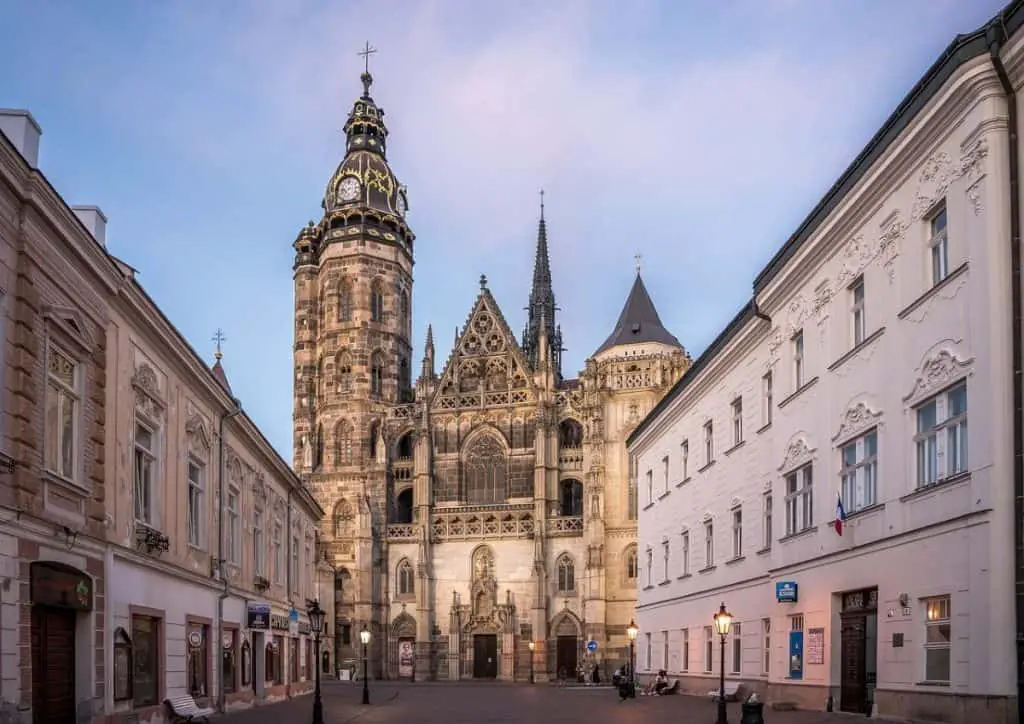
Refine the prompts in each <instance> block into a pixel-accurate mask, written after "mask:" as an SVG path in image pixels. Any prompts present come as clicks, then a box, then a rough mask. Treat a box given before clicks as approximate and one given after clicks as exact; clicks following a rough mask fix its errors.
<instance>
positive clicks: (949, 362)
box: [903, 347, 974, 406]
mask: <svg viewBox="0 0 1024 724" xmlns="http://www.w3.org/2000/svg"><path fill="white" fill-rule="evenodd" d="M973 362H974V358H973V357H971V358H969V359H961V358H960V357H959V356H958V355H957V354H956V353H955V352H954V351H952V350H951V349H949V348H948V347H942V348H941V349H939V350H938V351H937V352H935V353H934V354H931V355H928V356H926V357H925V359H924V362H922V364H921V367H920V368H919V371H918V375H917V379H916V380H914V386H913V388H911V390H910V392H909V393H907V395H906V396H905V397H904V398H903V402H905V403H906V404H908V405H911V406H912V405H915V404H917V403H918V402H920V401H921V400H923V399H925V398H926V397H930V396H931V395H933V394H934V393H936V392H938V391H939V390H941V389H942V388H944V387H948V386H949V385H950V384H952V383H953V382H955V381H956V380H958V379H959V378H961V377H965V376H970V375H971V364H972V363H973Z"/></svg>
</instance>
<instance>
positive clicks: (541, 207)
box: [540, 189, 544, 221]
mask: <svg viewBox="0 0 1024 724" xmlns="http://www.w3.org/2000/svg"><path fill="white" fill-rule="evenodd" d="M540 220H541V221H544V189H541V190H540Z"/></svg>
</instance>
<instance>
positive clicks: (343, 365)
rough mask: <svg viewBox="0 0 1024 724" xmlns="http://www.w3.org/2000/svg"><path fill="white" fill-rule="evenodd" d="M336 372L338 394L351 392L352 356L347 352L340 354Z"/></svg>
mask: <svg viewBox="0 0 1024 724" xmlns="http://www.w3.org/2000/svg"><path fill="white" fill-rule="evenodd" d="M334 370H335V374H336V375H337V382H338V392H349V391H350V390H351V389H352V355H350V354H349V353H348V352H347V351H346V350H342V351H341V352H339V353H338V356H337V358H336V360H335V363H334Z"/></svg>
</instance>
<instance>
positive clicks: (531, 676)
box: [527, 641, 537, 684]
mask: <svg viewBox="0 0 1024 724" xmlns="http://www.w3.org/2000/svg"><path fill="white" fill-rule="evenodd" d="M527 646H529V647H530V683H531V684H532V683H533V650H534V649H535V648H537V644H535V643H534V642H533V641H531V642H530V643H528V644H527Z"/></svg>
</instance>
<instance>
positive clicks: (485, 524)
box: [431, 505, 534, 541]
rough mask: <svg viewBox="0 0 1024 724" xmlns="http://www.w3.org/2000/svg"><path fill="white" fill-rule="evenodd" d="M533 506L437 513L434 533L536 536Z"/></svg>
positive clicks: (465, 537) (457, 536)
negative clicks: (534, 532) (534, 533)
mask: <svg viewBox="0 0 1024 724" xmlns="http://www.w3.org/2000/svg"><path fill="white" fill-rule="evenodd" d="M532 510H533V506H530V505H525V506H519V505H510V506H502V509H501V510H496V511H480V512H474V511H461V512H451V513H440V514H437V513H435V514H434V516H433V517H432V519H431V520H432V523H431V535H432V536H433V539H434V540H436V541H443V540H475V539H483V538H532V537H533V531H534V521H533V513H532Z"/></svg>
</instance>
